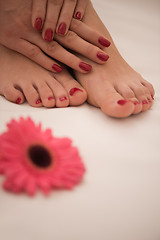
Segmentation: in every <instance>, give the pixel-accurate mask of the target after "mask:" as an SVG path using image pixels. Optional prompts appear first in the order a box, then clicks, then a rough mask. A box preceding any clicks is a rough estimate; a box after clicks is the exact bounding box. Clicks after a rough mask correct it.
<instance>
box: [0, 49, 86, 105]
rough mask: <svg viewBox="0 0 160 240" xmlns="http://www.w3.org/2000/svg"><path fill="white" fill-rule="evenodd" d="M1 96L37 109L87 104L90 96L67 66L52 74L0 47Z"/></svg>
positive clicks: (17, 54) (21, 56)
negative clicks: (25, 102) (72, 75)
mask: <svg viewBox="0 0 160 240" xmlns="http://www.w3.org/2000/svg"><path fill="white" fill-rule="evenodd" d="M0 66H1V70H0V94H1V95H3V96H4V97H5V98H6V99H7V100H9V101H11V102H14V103H17V104H21V103H23V102H24V101H25V100H27V101H28V103H29V104H30V105H31V106H33V107H42V106H44V107H48V108H49V107H67V106H69V105H70V106H76V105H80V104H82V103H83V102H85V100H86V98H87V94H86V92H85V90H84V89H83V87H81V86H80V84H79V83H78V82H77V81H76V80H74V79H73V78H72V77H71V75H70V74H69V72H68V71H67V69H66V68H65V67H64V69H63V71H62V72H61V73H58V74H55V73H52V72H50V71H48V70H46V69H44V68H42V67H41V66H39V65H38V64H36V63H34V62H32V61H31V60H30V59H28V58H26V57H25V56H23V55H21V54H19V53H17V52H15V51H13V50H10V49H8V48H6V47H4V46H2V45H0Z"/></svg>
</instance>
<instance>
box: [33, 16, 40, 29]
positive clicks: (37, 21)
mask: <svg viewBox="0 0 160 240" xmlns="http://www.w3.org/2000/svg"><path fill="white" fill-rule="evenodd" d="M34 27H35V28H36V29H37V30H38V31H40V30H41V28H42V19H41V18H36V20H35V23H34Z"/></svg>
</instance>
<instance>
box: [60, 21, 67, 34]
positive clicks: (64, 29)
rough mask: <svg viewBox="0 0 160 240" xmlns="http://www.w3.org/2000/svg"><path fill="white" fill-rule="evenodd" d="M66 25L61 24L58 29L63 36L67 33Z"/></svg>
mask: <svg viewBox="0 0 160 240" xmlns="http://www.w3.org/2000/svg"><path fill="white" fill-rule="evenodd" d="M66 28H67V26H66V24H65V23H61V24H60V25H59V27H58V33H59V34H61V35H64V34H65V32H66Z"/></svg>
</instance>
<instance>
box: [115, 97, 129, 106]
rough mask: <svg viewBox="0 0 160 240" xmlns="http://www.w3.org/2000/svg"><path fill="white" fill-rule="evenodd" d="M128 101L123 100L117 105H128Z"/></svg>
mask: <svg viewBox="0 0 160 240" xmlns="http://www.w3.org/2000/svg"><path fill="white" fill-rule="evenodd" d="M127 102H128V101H127V100H124V99H121V100H118V101H117V103H118V104H119V105H122V106H123V105H125V104H126V103H127Z"/></svg>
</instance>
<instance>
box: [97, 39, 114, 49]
mask: <svg viewBox="0 0 160 240" xmlns="http://www.w3.org/2000/svg"><path fill="white" fill-rule="evenodd" d="M98 42H99V43H100V44H101V45H102V46H104V47H109V46H110V45H111V42H110V41H108V40H107V39H106V38H104V37H99V38H98Z"/></svg>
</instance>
